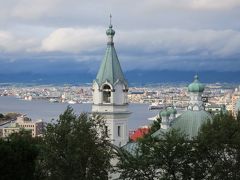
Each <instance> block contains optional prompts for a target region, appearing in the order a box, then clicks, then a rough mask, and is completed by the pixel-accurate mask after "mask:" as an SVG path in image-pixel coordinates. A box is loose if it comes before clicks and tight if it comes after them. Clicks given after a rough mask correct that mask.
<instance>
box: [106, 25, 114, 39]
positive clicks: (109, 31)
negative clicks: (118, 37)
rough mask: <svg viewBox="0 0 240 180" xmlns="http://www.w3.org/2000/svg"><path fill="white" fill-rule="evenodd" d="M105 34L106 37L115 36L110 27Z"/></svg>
mask: <svg viewBox="0 0 240 180" xmlns="http://www.w3.org/2000/svg"><path fill="white" fill-rule="evenodd" d="M106 34H107V35H108V36H114V35H115V31H114V30H113V29H112V25H110V26H109V28H108V29H107V31H106Z"/></svg>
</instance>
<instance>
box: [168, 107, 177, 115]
mask: <svg viewBox="0 0 240 180" xmlns="http://www.w3.org/2000/svg"><path fill="white" fill-rule="evenodd" d="M167 111H168V112H169V113H170V114H177V110H176V109H174V108H173V107H168V108H167Z"/></svg>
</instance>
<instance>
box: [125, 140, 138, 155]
mask: <svg viewBox="0 0 240 180" xmlns="http://www.w3.org/2000/svg"><path fill="white" fill-rule="evenodd" d="M138 148H139V144H138V142H129V143H127V144H126V145H124V146H122V147H121V149H123V150H124V151H126V152H128V153H129V154H131V155H133V156H136V153H137V150H138Z"/></svg>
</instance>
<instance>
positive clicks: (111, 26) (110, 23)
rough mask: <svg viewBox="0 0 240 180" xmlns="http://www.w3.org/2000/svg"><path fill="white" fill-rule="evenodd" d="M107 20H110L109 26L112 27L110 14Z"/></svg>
mask: <svg viewBox="0 0 240 180" xmlns="http://www.w3.org/2000/svg"><path fill="white" fill-rule="evenodd" d="M109 20H110V23H109V27H112V15H111V14H110V16H109Z"/></svg>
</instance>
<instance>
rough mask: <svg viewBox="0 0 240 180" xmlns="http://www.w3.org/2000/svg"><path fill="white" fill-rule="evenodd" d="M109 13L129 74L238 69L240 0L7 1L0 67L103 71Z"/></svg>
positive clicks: (0, 28) (1, 18) (0, 15)
mask: <svg viewBox="0 0 240 180" xmlns="http://www.w3.org/2000/svg"><path fill="white" fill-rule="evenodd" d="M110 12H111V13H112V14H113V25H114V29H115V31H116V36H115V38H114V41H115V45H116V49H117V51H118V54H119V59H120V61H121V63H122V65H123V68H124V70H133V69H147V70H151V69H154V70H155V69H158V70H161V69H169V70H193V71H198V70H215V71H238V70H239V67H240V51H239V49H240V24H239V23H238V22H239V17H240V1H239V0H182V1H179V0H142V1H137V0H132V1H127V0H122V1H110V0H103V1H101V3H100V2H99V1H97V0H92V1H81V0H80V1H75V0H69V1H64V0H51V1H49V0H32V1H28V0H12V1H4V2H2V3H1V7H0V61H2V62H4V63H5V64H7V62H13V61H14V62H15V61H18V64H19V66H18V67H20V66H23V67H24V68H23V67H22V68H20V69H22V71H26V70H27V68H29V71H30V70H32V71H35V70H36V69H34V65H32V66H31V65H26V64H27V62H31V63H34V62H37V63H38V64H39V65H38V67H42V68H44V67H45V65H47V64H48V65H50V64H51V62H53V61H54V62H56V61H59V64H61V62H63V61H64V62H65V61H66V62H68V63H70V64H72V65H69V67H71V68H72V67H75V66H76V64H78V63H79V65H81V66H83V65H84V66H85V69H88V71H96V70H97V68H98V66H97V65H99V63H100V61H101V59H102V57H103V55H104V51H105V47H106V39H107V38H106V34H105V31H106V28H107V26H108V21H109V19H108V15H109V13H110ZM28 60H29V61H28ZM82 62H84V63H85V62H86V63H85V64H82ZM93 62H94V66H92V65H91V64H92V63H93ZM4 63H3V64H4ZM41 63H42V66H41V65H40V64H41ZM5 67H6V68H8V67H7V65H6V66H5Z"/></svg>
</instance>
